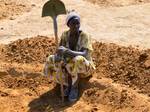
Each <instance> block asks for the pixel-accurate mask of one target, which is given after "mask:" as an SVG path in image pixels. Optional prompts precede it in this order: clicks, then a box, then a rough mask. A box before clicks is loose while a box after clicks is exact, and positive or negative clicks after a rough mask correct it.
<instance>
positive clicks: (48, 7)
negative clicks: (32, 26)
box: [42, 0, 66, 18]
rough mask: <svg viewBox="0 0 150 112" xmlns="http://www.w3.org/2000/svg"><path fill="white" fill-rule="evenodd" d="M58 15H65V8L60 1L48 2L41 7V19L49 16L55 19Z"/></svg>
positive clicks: (52, 0) (51, 0) (50, 0)
mask: <svg viewBox="0 0 150 112" xmlns="http://www.w3.org/2000/svg"><path fill="white" fill-rule="evenodd" d="M60 14H66V8H65V5H64V3H63V2H62V1H60V0H49V1H48V2H46V3H45V4H44V6H43V10H42V17H45V16H51V17H52V18H54V17H57V16H58V15H60Z"/></svg>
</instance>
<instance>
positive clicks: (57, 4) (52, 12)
mask: <svg viewBox="0 0 150 112" xmlns="http://www.w3.org/2000/svg"><path fill="white" fill-rule="evenodd" d="M61 14H66V8H65V5H64V3H63V2H62V1H60V0H49V1H48V2H46V3H45V4H44V6H43V10H42V17H45V16H50V17H52V19H53V25H54V34H55V42H56V48H58V34H57V32H58V28H57V16H58V15H61ZM60 80H61V96H62V102H64V89H63V80H62V74H61V76H60Z"/></svg>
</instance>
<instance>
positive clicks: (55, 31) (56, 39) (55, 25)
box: [53, 16, 58, 48]
mask: <svg viewBox="0 0 150 112" xmlns="http://www.w3.org/2000/svg"><path fill="white" fill-rule="evenodd" d="M53 24H54V34H55V42H56V48H58V34H57V33H58V28H57V16H54V17H53Z"/></svg>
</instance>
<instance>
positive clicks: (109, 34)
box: [0, 0, 150, 112]
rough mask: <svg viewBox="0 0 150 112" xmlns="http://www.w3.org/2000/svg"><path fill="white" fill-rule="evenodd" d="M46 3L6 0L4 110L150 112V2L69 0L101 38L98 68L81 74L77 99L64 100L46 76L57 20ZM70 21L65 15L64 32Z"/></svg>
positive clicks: (0, 90) (0, 39) (1, 37)
mask: <svg viewBox="0 0 150 112" xmlns="http://www.w3.org/2000/svg"><path fill="white" fill-rule="evenodd" d="M89 1H90V2H89ZM45 2H46V0H30V1H24V0H18V1H17V2H16V1H14V0H10V1H7V0H6V1H5V0H1V1H0V5H1V6H2V7H0V17H1V18H0V43H2V44H1V45H0V112H52V111H54V112H61V111H65V112H76V111H77V112H96V111H97V112H150V49H149V48H150V44H149V43H150V39H149V36H150V33H149V32H150V22H149V19H150V4H149V3H148V2H149V1H148V0H140V1H139V0H131V1H130V0H127V1H125V0H121V1H119V2H117V1H116V0H113V1H111V2H110V0H103V1H102V2H100V1H98V0H97V1H96V0H85V1H82V0H64V3H65V4H66V8H67V9H68V10H71V9H75V10H77V11H78V12H79V14H80V15H81V17H82V29H84V30H85V31H87V32H89V33H90V34H91V35H92V38H93V40H97V41H96V42H94V41H93V48H94V52H93V59H94V62H95V65H96V70H95V71H94V72H93V76H92V77H91V78H90V79H81V81H80V97H79V100H78V101H77V102H75V103H73V104H70V103H68V102H67V101H66V102H65V103H64V104H62V103H61V102H60V101H61V97H60V94H59V92H60V91H59V90H60V88H59V87H58V86H56V84H55V83H54V82H53V81H52V80H51V79H50V78H48V77H45V76H43V75H42V68H43V63H44V61H45V59H46V57H47V56H48V55H49V54H53V53H54V51H55V46H56V45H55V43H54V40H53V39H52V37H53V27H52V20H51V19H50V18H41V8H42V6H43V4H44V3H45ZM91 2H92V3H93V2H94V4H95V5H94V4H92V3H91ZM12 7H13V8H12ZM4 9H8V10H5V11H6V12H7V11H8V13H7V14H6V12H4ZM88 9H89V10H90V11H89V10H88ZM64 21H65V15H63V16H59V18H58V25H59V35H60V34H61V33H62V32H63V31H64V30H66V29H67V27H66V26H65V22H64ZM39 35H42V36H39ZM27 37H30V38H27ZM110 43H111V44H110ZM137 45H138V47H137ZM133 46H136V47H133ZM143 48H145V49H143Z"/></svg>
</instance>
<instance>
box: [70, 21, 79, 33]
mask: <svg viewBox="0 0 150 112" xmlns="http://www.w3.org/2000/svg"><path fill="white" fill-rule="evenodd" d="M69 28H70V30H71V31H72V32H78V31H79V28H80V21H79V20H78V19H72V20H71V21H70V22H69Z"/></svg>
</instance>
